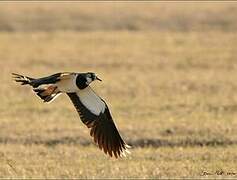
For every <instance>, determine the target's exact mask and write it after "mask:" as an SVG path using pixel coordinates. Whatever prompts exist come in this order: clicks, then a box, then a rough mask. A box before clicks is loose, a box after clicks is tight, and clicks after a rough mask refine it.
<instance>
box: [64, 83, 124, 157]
mask: <svg viewBox="0 0 237 180" xmlns="http://www.w3.org/2000/svg"><path fill="white" fill-rule="evenodd" d="M67 94H68V96H69V97H70V99H71V101H72V102H73V104H74V106H75V108H76V109H77V111H78V113H79V116H80V118H81V120H82V122H83V123H84V124H85V125H86V126H87V127H88V128H90V135H91V136H92V137H93V138H94V142H95V143H96V144H98V145H99V148H100V149H101V150H104V152H105V154H107V153H108V154H109V155H110V156H111V157H112V156H113V155H114V156H115V157H116V158H117V157H119V156H121V155H125V152H127V153H129V151H128V150H127V148H129V146H128V145H127V144H126V143H125V142H124V141H123V139H122V138H121V136H120V134H119V132H118V130H117V128H116V126H115V124H114V122H113V119H112V116H111V114H110V112H109V109H108V106H107V105H106V103H105V101H104V100H102V99H101V98H100V97H99V96H97V95H96V94H95V92H94V91H93V90H92V89H91V88H90V87H89V86H88V87H87V88H85V89H83V90H79V91H78V92H76V93H67Z"/></svg>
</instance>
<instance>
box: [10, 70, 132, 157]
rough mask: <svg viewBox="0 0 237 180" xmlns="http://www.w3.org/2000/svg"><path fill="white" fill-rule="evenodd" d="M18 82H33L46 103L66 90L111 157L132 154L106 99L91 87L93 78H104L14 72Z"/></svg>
mask: <svg viewBox="0 0 237 180" xmlns="http://www.w3.org/2000/svg"><path fill="white" fill-rule="evenodd" d="M12 75H13V78H14V80H15V81H16V82H19V83H21V85H30V86H32V87H33V91H34V92H35V93H36V95H38V96H39V97H40V98H41V99H42V100H43V101H44V102H48V103H49V102H52V101H53V100H54V99H55V98H56V97H58V96H59V95H60V94H62V93H66V94H67V95H68V96H69V98H70V99H71V101H72V103H73V105H74V106H75V108H76V110H77V112H78V114H79V116H80V118H81V120H82V122H83V123H84V124H85V125H86V126H87V127H88V128H89V129H90V135H91V136H92V137H93V138H94V142H95V143H96V144H97V145H98V146H99V148H100V149H101V150H103V151H104V153H105V154H109V155H110V156H111V157H113V156H114V157H115V158H118V157H121V156H126V153H130V152H129V151H128V148H130V146H129V145H127V144H126V143H125V142H124V140H123V139H122V137H121V136H120V134H119V132H118V130H117V128H116V126H115V123H114V121H113V118H112V116H111V114H110V111H109V108H108V106H107V104H106V102H105V101H104V100H103V99H102V98H100V97H99V96H98V95H97V94H96V93H95V92H94V91H93V89H92V88H91V87H90V83H91V82H93V81H94V80H99V81H101V79H100V78H98V77H97V76H96V74H95V73H92V72H87V73H74V72H63V73H56V74H53V75H50V76H47V77H42V78H31V77H28V76H23V75H20V74H16V73H12Z"/></svg>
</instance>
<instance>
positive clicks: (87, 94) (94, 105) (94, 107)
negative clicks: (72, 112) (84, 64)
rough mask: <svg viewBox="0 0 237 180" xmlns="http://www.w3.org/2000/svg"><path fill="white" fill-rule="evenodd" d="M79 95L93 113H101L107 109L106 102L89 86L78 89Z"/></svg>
mask: <svg viewBox="0 0 237 180" xmlns="http://www.w3.org/2000/svg"><path fill="white" fill-rule="evenodd" d="M77 95H78V96H79V99H80V100H81V102H82V104H83V105H84V106H85V107H86V108H87V109H88V110H89V111H90V112H92V113H93V114H95V115H97V116H98V115H99V114H100V113H104V111H105V103H104V102H103V101H102V100H101V99H100V97H98V96H97V95H96V94H95V93H94V91H93V90H92V89H91V88H90V87H87V88H85V89H82V90H79V91H77Z"/></svg>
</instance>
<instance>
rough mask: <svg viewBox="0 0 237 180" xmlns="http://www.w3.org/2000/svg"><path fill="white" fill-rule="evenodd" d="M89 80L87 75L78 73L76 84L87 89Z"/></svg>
mask: <svg viewBox="0 0 237 180" xmlns="http://www.w3.org/2000/svg"><path fill="white" fill-rule="evenodd" d="M86 82H87V80H86V77H85V76H83V75H82V74H78V76H77V79H76V85H77V87H78V88H79V89H85V88H86V87H87V86H88V85H87V84H86Z"/></svg>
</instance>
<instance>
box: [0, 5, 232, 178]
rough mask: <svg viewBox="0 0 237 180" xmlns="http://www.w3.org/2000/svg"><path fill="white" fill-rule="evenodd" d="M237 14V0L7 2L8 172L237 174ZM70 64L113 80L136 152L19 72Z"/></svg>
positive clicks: (119, 119) (1, 12)
mask: <svg viewBox="0 0 237 180" xmlns="http://www.w3.org/2000/svg"><path fill="white" fill-rule="evenodd" d="M236 19H237V3H235V2H232V3H230V2H229V3H224V2H203V3H201V2H192V3H191V2H169V3H168V2H167V3H164V2H149V3H148V2H147V3H144V2H143V3H142V2H73V3H72V2H70V3H69V2H57V3H54V2H43V3H36V2H34V3H31V2H14V3H13V2H8V3H1V4H0V67H1V75H0V80H1V86H0V87H1V88H0V99H1V102H0V105H1V106H0V129H1V130H0V158H1V163H0V177H37V178H40V177H41V178H42V177H55V178H57V177H58V178H59V177H61V178H64V177H81V178H95V177H97V178H105V177H110V178H112V177H113V178H125V177H127V178H128V177H133V178H136V177H142V178H158V177H201V176H202V177H203V176H204V177H220V176H223V177H233V176H234V175H235V176H236V174H237V164H236V160H237V154H236V148H237V146H236V144H237V139H236V138H237V120H236V118H237V94H236V92H237V71H236V70H237V60H236V59H237V54H236V46H237V34H236V31H237V21H236ZM61 71H75V72H87V71H93V72H96V73H97V74H98V76H99V77H100V78H101V79H103V82H102V83H99V82H98V83H97V82H95V83H93V84H92V87H93V88H94V89H95V90H96V92H97V93H98V94H99V95H101V97H102V98H103V99H104V100H105V101H106V102H107V103H108V106H109V108H110V109H111V112H112V115H113V117H114V120H115V122H116V125H117V127H118V129H119V131H120V133H121V135H122V136H123V137H124V139H125V141H126V142H127V143H128V144H130V145H132V146H133V148H132V149H131V152H132V154H131V155H130V156H129V157H127V158H125V159H119V160H115V159H110V158H109V157H107V156H106V155H104V154H103V152H102V151H100V150H99V149H98V148H97V147H96V145H94V143H93V141H92V138H91V137H89V130H88V129H87V128H86V127H85V126H84V125H83V124H82V123H81V121H80V119H79V117H78V114H77V112H76V111H75V109H74V107H73V105H72V104H71V102H70V101H69V98H68V97H66V96H60V97H59V98H57V99H56V100H55V101H54V102H53V103H51V104H44V103H42V102H41V101H40V100H39V99H38V98H37V97H36V96H35V95H34V94H33V92H32V91H31V89H30V88H29V87H20V86H19V85H18V84H16V83H14V82H13V81H12V79H11V73H12V72H15V73H20V74H24V75H28V76H32V77H42V76H47V75H50V74H53V73H56V72H61ZM88 164H89V166H88ZM218 172H222V173H221V174H220V173H219V175H218ZM230 173H232V175H230ZM234 173H235V174H234Z"/></svg>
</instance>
